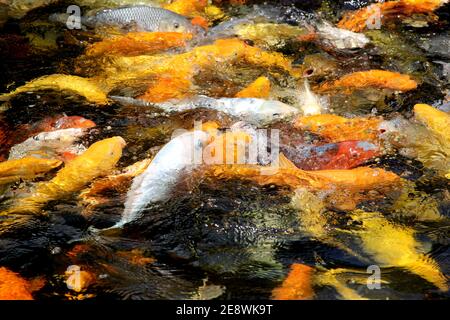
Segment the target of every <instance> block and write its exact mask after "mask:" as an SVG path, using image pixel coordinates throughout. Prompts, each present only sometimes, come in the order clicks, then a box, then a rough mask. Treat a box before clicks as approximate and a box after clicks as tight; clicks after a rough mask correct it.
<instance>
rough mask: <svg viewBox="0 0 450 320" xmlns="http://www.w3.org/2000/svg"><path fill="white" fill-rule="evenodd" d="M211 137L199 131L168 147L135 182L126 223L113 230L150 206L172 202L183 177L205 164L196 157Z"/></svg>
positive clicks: (118, 224) (124, 220) (129, 193)
mask: <svg viewBox="0 0 450 320" xmlns="http://www.w3.org/2000/svg"><path fill="white" fill-rule="evenodd" d="M208 137H209V135H208V134H207V133H206V132H203V131H198V130H197V131H193V132H188V133H185V134H182V135H180V136H178V137H176V138H175V139H173V140H172V141H170V142H169V143H168V144H166V145H165V146H164V147H163V148H162V149H161V150H160V151H159V152H158V154H157V155H156V156H155V158H154V159H153V161H152V162H151V163H150V165H149V166H148V168H147V169H146V170H145V172H144V173H142V174H141V175H139V176H137V177H136V178H134V180H133V184H132V185H131V188H130V190H129V191H128V193H127V198H126V201H125V210H124V212H123V214H122V219H121V220H120V221H119V222H118V223H117V224H116V225H115V226H114V227H113V228H121V227H122V226H124V225H125V224H127V223H129V222H132V221H134V220H136V219H137V218H138V217H139V215H141V214H142V212H143V210H144V209H145V207H146V206H147V205H148V204H151V203H156V202H160V201H165V200H168V199H169V198H170V196H171V195H172V194H171V192H172V190H173V188H174V187H175V185H176V184H177V182H179V180H180V177H181V176H182V175H184V174H186V173H189V172H191V171H192V170H193V169H194V168H195V167H196V166H198V165H199V164H201V162H200V163H198V159H196V157H195V154H196V153H198V154H200V156H201V155H202V150H203V147H204V145H205V144H206V142H207V140H208ZM200 160H201V157H200Z"/></svg>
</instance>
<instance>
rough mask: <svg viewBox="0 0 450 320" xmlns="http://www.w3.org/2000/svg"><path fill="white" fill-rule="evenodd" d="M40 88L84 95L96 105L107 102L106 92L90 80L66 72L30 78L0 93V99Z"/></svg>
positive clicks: (3, 99)
mask: <svg viewBox="0 0 450 320" xmlns="http://www.w3.org/2000/svg"><path fill="white" fill-rule="evenodd" d="M41 90H55V91H58V92H61V91H63V92H67V93H69V94H76V95H80V96H83V97H85V98H86V100H87V101H89V102H91V103H94V104H97V105H105V104H107V103H108V99H107V98H106V94H105V93H104V92H103V91H102V89H100V87H99V86H98V85H97V84H96V83H94V82H93V81H92V80H90V79H85V78H82V77H78V76H71V75H66V74H51V75H48V76H42V77H40V78H37V79H34V80H31V81H29V82H27V83H26V84H24V85H23V86H21V87H18V88H17V89H16V90H14V91H12V92H10V93H5V94H0V101H9V100H10V99H12V98H13V97H15V96H17V95H18V94H22V93H28V92H37V91H41Z"/></svg>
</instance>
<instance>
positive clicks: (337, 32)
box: [317, 23, 370, 49]
mask: <svg viewBox="0 0 450 320" xmlns="http://www.w3.org/2000/svg"><path fill="white" fill-rule="evenodd" d="M317 33H318V36H319V37H320V39H321V42H322V43H323V44H324V45H326V46H330V47H333V48H336V49H359V48H364V47H365V46H366V45H367V44H369V42H370V40H369V39H368V38H367V37H366V36H365V35H364V34H362V33H356V32H352V31H350V30H345V29H340V28H336V27H333V26H332V25H330V24H329V23H322V24H320V25H318V26H317Z"/></svg>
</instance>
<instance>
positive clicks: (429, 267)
mask: <svg viewBox="0 0 450 320" xmlns="http://www.w3.org/2000/svg"><path fill="white" fill-rule="evenodd" d="M403 267H404V268H405V269H407V270H408V271H410V272H411V273H414V274H416V275H418V276H420V277H422V278H423V279H425V280H427V281H428V282H430V283H432V284H433V285H435V286H436V287H437V288H439V290H441V291H443V292H446V291H448V290H449V286H448V280H449V279H448V278H447V276H445V275H444V274H443V273H442V272H441V270H440V267H439V265H438V263H437V262H436V261H435V260H433V259H432V258H430V257H428V256H425V255H421V256H419V258H418V259H417V260H415V261H411V262H408V263H406V264H405V265H404V266H403Z"/></svg>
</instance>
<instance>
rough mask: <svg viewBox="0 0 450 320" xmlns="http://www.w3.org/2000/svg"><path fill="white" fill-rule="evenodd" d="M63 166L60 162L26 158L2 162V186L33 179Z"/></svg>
mask: <svg viewBox="0 0 450 320" xmlns="http://www.w3.org/2000/svg"><path fill="white" fill-rule="evenodd" d="M60 165H61V161H59V160H54V159H51V160H48V159H38V158H24V159H20V160H10V161H3V162H0V185H1V184H7V183H11V182H15V181H18V180H20V179H32V178H34V177H36V176H37V175H39V174H43V173H46V172H48V171H50V170H52V169H54V168H57V167H59V166H60Z"/></svg>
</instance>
